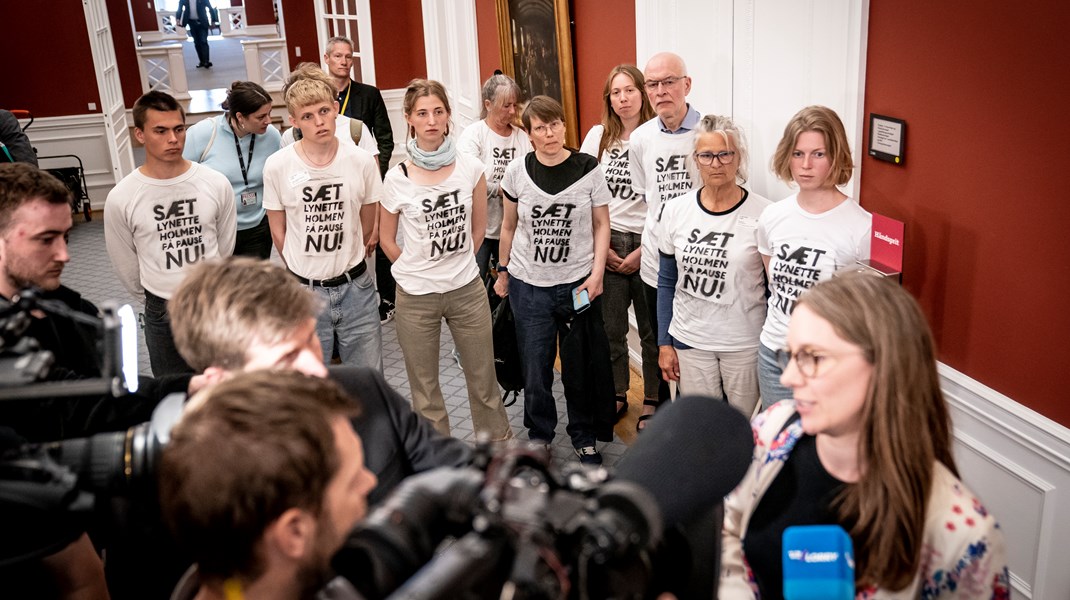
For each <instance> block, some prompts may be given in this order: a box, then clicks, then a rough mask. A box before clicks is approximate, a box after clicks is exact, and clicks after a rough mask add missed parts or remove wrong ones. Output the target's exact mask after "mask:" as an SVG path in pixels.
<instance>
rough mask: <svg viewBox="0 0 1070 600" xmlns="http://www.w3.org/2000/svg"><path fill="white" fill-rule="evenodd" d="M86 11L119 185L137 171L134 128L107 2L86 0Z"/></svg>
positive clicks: (99, 90) (94, 64)
mask: <svg viewBox="0 0 1070 600" xmlns="http://www.w3.org/2000/svg"><path fill="white" fill-rule="evenodd" d="M82 9H83V11H84V12H85V24H86V29H87V31H88V33H89V46H90V49H91V51H92V54H93V67H94V69H95V70H96V75H97V90H98V92H99V93H100V112H101V119H102V121H103V123H104V128H105V130H107V134H106V135H105V138H107V140H108V150H109V152H110V154H111V167H112V173H113V175H114V176H115V181H116V182H118V181H119V180H120V179H122V178H123V177H125V176H126V175H128V174H129V173H130V172H131V171H133V170H134V154H133V152H132V151H131V149H130V129H129V127H128V126H127V123H126V105H125V104H124V102H123V88H122V84H121V82H120V80H119V67H118V65H117V64H116V60H115V45H114V43H113V42H112V37H111V24H110V23H109V21H108V7H107V6H106V4H105V2H104V0H82ZM87 108H88V107H87Z"/></svg>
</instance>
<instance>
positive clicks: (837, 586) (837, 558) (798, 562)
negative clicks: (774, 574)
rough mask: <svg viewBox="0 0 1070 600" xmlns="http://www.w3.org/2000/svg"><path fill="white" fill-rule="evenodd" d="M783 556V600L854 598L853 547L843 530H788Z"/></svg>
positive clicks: (819, 527) (806, 527)
mask: <svg viewBox="0 0 1070 600" xmlns="http://www.w3.org/2000/svg"><path fill="white" fill-rule="evenodd" d="M783 553H784V559H783V560H784V599H785V600H840V599H843V600H850V599H852V598H854V597H855V559H854V547H853V545H852V544H851V536H849V535H847V532H846V531H844V529H843V527H840V526H839V525H797V526H795V527H788V528H787V529H785V530H784V537H783Z"/></svg>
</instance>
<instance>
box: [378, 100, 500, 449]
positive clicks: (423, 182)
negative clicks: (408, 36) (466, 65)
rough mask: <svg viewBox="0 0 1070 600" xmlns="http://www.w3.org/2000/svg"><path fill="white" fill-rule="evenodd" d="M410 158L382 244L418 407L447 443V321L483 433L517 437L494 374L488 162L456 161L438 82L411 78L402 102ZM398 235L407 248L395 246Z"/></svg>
mask: <svg viewBox="0 0 1070 600" xmlns="http://www.w3.org/2000/svg"><path fill="white" fill-rule="evenodd" d="M403 109H404V113H405V121H406V122H407V123H408V125H409V127H408V134H409V137H410V139H409V141H408V143H407V144H406V149H407V151H408V154H409V159H408V160H406V161H405V162H403V163H400V164H398V165H397V166H396V167H394V168H393V169H391V170H389V171H387V174H386V180H385V181H384V182H383V187H384V197H383V200H382V203H381V206H380V210H379V229H380V244H381V245H382V248H383V252H385V253H386V256H387V257H388V258H389V259H390V260H391V262H393V263H394V266H393V268H392V269H391V272H392V273H393V275H394V279H395V280H396V281H397V285H398V287H397V313H396V314H395V319H396V321H397V333H398V343H399V344H400V345H401V351H402V353H403V354H404V355H405V368H406V370H407V371H408V375H409V387H410V390H411V391H412V403H413V406H414V408H415V409H416V411H417V412H419V413H420V414H421V415H423V416H424V417H426V418H427V419H428V420H429V421H431V423H432V424H433V425H434V426H435V429H437V430H438V431H440V432H441V433H443V434H445V435H449V432H450V424H449V416H448V415H447V413H446V404H445V400H444V399H443V397H442V389H441V388H440V387H439V381H438V373H439V354H440V348H441V344H440V343H439V340H440V337H441V334H442V319H443V318H445V319H446V324H447V325H448V326H449V328H450V333H451V334H452V335H453V341H454V342H455V343H456V344H457V352H458V353H459V354H460V361H461V367H462V368H463V369H464V377H465V381H466V383H467V387H468V402H469V406H470V407H471V410H472V423H473V427H474V429H475V431H476V433H483V432H485V433H487V434H488V435H489V436H490V438H491V439H492V440H503V439H507V438H510V437H512V429H511V428H510V426H509V420H508V417H507V415H506V414H505V407H504V406H503V405H502V399H501V396H500V395H499V391H498V382H497V379H496V377H495V372H494V341H493V337H492V334H491V319H490V304H489V302H488V300H487V293H486V289H485V288H484V287H483V283H482V280H481V279H480V277H479V270H478V269H477V268H476V261H475V254H474V250H473V249H474V248H476V247H478V246H479V243H480V241H482V239H483V232H484V227H485V226H486V219H487V207H486V204H484V203H483V202H479V201H476V202H473V198H480V199H481V198H483V194H484V193H485V190H486V185H487V184H486V180H485V178H484V176H483V164H482V163H480V162H479V161H478V160H476V159H474V158H472V157H470V156H468V155H466V154H462V153H458V152H457V151H456V148H455V146H454V144H453V139H452V138H450V137H449V130H450V123H449V121H450V103H449V99H448V97H447V95H446V90H445V89H444V88H443V87H442V84H440V83H438V82H437V81H428V80H425V79H414V80H413V81H412V82H410V83H409V86H408V89H406V90H405V99H404V101H403ZM399 224H400V227H401V236H402V239H403V247H399V246H398V243H397V241H396V239H397V231H398V226H399Z"/></svg>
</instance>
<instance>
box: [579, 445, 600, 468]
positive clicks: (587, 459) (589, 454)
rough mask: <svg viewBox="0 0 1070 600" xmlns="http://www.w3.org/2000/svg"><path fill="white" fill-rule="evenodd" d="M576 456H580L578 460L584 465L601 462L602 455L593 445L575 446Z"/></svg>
mask: <svg viewBox="0 0 1070 600" xmlns="http://www.w3.org/2000/svg"><path fill="white" fill-rule="evenodd" d="M576 456H578V457H580V462H581V463H583V464H585V465H600V464H602V455H601V453H599V452H598V450H597V449H596V448H595V447H594V446H584V447H582V448H576Z"/></svg>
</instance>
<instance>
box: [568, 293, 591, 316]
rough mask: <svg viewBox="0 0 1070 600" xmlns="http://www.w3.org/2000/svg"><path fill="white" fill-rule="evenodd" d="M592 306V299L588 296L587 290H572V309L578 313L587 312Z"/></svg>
mask: <svg viewBox="0 0 1070 600" xmlns="http://www.w3.org/2000/svg"><path fill="white" fill-rule="evenodd" d="M590 306H591V297H590V296H588V295H587V290H581V289H579V288H576V289H574V290H572V309H573V310H575V311H576V312H578V313H581V312H583V311H585V310H587V309H588V308H589V307H590Z"/></svg>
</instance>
